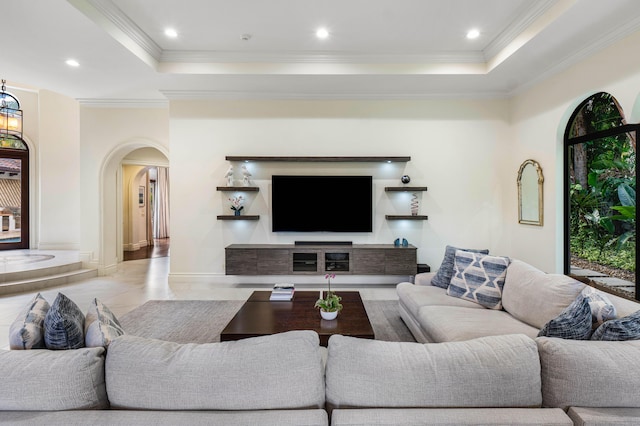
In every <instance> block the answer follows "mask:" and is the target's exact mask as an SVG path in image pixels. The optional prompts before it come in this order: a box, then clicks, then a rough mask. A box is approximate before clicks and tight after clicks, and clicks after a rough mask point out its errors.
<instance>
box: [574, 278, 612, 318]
mask: <svg viewBox="0 0 640 426" xmlns="http://www.w3.org/2000/svg"><path fill="white" fill-rule="evenodd" d="M581 294H582V295H583V296H584V298H585V299H587V301H588V302H589V307H590V308H591V321H592V322H593V325H594V326H599V325H601V324H602V323H603V322H605V321H609V320H612V319H616V315H617V312H616V307H615V306H613V303H611V301H610V300H609V298H608V297H607V296H606V295H605V294H604V293H602V292H600V291H598V290H596V289H595V288H593V287H590V286H585V287H584V289H583V290H582V293H581Z"/></svg>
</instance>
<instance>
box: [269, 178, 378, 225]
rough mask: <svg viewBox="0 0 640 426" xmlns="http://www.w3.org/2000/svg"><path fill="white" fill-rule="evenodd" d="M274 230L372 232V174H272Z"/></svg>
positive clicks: (272, 218)
mask: <svg viewBox="0 0 640 426" xmlns="http://www.w3.org/2000/svg"><path fill="white" fill-rule="evenodd" d="M271 183H272V187H271V194H272V197H271V220H272V230H273V232H372V231H373V196H372V188H373V182H372V177H371V176H289V175H274V176H272V180H271Z"/></svg>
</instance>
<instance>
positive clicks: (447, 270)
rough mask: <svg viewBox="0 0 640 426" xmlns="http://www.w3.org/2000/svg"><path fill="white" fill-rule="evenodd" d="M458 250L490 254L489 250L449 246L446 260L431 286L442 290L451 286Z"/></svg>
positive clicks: (432, 280) (445, 253) (446, 251)
mask: <svg viewBox="0 0 640 426" xmlns="http://www.w3.org/2000/svg"><path fill="white" fill-rule="evenodd" d="M457 250H464V251H470V252H474V253H482V254H489V250H486V249H485V250H474V249H461V248H457V247H452V246H447V248H446V249H445V251H444V259H442V264H441V265H440V269H438V272H437V273H436V275H435V276H434V277H433V278H432V279H431V285H434V286H436V287H440V288H444V289H446V288H448V287H449V284H451V277H453V268H454V262H455V257H456V251H457Z"/></svg>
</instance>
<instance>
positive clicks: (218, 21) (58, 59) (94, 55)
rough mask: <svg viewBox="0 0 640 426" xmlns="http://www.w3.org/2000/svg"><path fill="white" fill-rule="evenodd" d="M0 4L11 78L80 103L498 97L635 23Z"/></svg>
mask: <svg viewBox="0 0 640 426" xmlns="http://www.w3.org/2000/svg"><path fill="white" fill-rule="evenodd" d="M0 14H2V16H3V34H4V37H3V39H4V42H3V44H2V50H0V52H2V59H1V60H0V77H2V78H5V79H7V81H8V86H9V87H10V88H11V87H12V85H13V86H17V87H31V88H44V89H48V90H52V91H55V92H59V93H62V94H65V95H67V96H70V97H73V98H76V99H79V100H81V101H82V102H83V103H86V104H91V103H96V104H114V103H132V104H133V103H140V104H145V103H146V104H149V105H152V104H163V103H164V102H166V100H167V99H191V98H205V97H206V98H209V97H212V98H283V99H298V98H311V99H332V98H338V99H346V98H354V99H374V98H381V99H389V98H399V99H404V98H425V97H427V98H428V97H448V96H457V97H459V96H469V97H507V96H510V95H512V94H514V93H517V92H518V91H521V90H523V89H525V88H527V87H530V86H531V85H533V84H534V83H535V82H538V81H540V80H542V79H544V78H547V77H549V76H550V75H552V74H554V73H556V72H559V71H560V70H562V69H565V68H566V67H568V66H570V65H572V64H574V63H576V62H577V61H579V60H581V59H583V58H585V57H586V56H588V55H591V54H593V53H595V52H596V51H598V50H600V49H602V48H604V47H606V46H608V45H609V44H611V43H613V42H615V41H616V40H619V39H621V38H623V37H624V36H626V35H629V34H631V33H633V32H635V31H638V30H639V29H640V1H638V0H607V1H603V0H322V1H319V0H233V1H231V0H180V1H178V0H68V1H65V0H2V2H1V3H0ZM320 26H325V27H326V28H327V29H328V30H329V32H330V36H329V38H328V39H326V40H319V39H317V38H316V37H315V35H314V33H315V30H316V29H317V28H318V27H320ZM166 27H173V28H175V29H176V30H177V31H178V34H179V36H178V38H176V39H169V38H167V37H166V36H165V35H164V29H165V28H166ZM471 28H477V29H479V30H480V33H481V35H480V37H479V38H478V39H476V40H467V39H466V37H465V34H466V32H467V31H468V30H469V29H471ZM243 34H250V35H251V37H250V39H249V40H248V41H245V40H242V35H243ZM629 54H637V52H629ZM69 58H74V59H76V60H77V61H78V62H79V63H80V66H79V67H77V68H71V67H69V66H67V65H66V64H65V61H66V60H67V59H69Z"/></svg>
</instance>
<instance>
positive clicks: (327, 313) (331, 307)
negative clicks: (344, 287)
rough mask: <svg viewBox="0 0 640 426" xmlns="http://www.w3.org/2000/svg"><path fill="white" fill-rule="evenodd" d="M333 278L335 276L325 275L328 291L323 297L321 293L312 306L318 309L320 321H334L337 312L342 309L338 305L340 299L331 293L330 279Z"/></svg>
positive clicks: (339, 304)
mask: <svg viewBox="0 0 640 426" xmlns="http://www.w3.org/2000/svg"><path fill="white" fill-rule="evenodd" d="M335 277H336V274H327V275H325V276H324V278H325V279H326V280H327V282H328V283H329V291H327V293H326V294H325V295H324V297H323V296H322V292H321V293H320V298H319V299H318V300H317V301H316V304H315V306H314V307H316V308H320V316H322V319H326V320H334V319H336V317H337V316H338V312H340V310H341V309H342V304H341V303H340V301H341V300H342V297H340V296H338V295H337V294H335V293H334V292H332V291H331V279H332V278H335Z"/></svg>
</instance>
